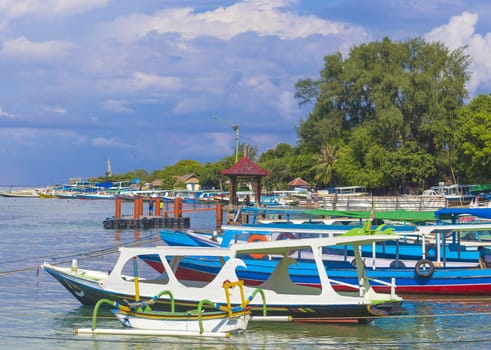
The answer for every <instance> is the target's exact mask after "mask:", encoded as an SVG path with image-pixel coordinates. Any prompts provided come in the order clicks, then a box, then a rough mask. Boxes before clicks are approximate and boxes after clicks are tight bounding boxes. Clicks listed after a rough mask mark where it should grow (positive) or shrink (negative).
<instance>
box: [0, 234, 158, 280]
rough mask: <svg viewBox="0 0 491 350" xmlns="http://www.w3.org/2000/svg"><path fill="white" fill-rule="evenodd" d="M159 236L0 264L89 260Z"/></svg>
mask: <svg viewBox="0 0 491 350" xmlns="http://www.w3.org/2000/svg"><path fill="white" fill-rule="evenodd" d="M158 240H159V238H158V237H156V236H155V234H151V235H147V236H144V237H141V238H138V239H136V240H132V241H128V242H123V243H121V244H119V245H118V246H117V247H109V248H103V249H96V250H90V251H86V252H78V253H66V252H65V253H58V254H52V255H44V256H34V257H28V258H23V259H14V260H9V261H1V262H0V265H5V264H12V263H21V262H30V261H33V260H36V261H41V260H42V261H44V260H47V259H51V260H53V259H54V260H55V262H53V263H52V264H53V265H59V264H65V263H68V262H71V260H72V259H74V258H78V259H80V260H89V259H91V258H96V257H101V256H102V257H104V255H110V254H114V253H117V252H118V251H119V247H123V246H131V245H135V244H144V243H152V242H156V241H158ZM38 269H39V264H36V265H34V266H26V267H22V268H18V269H14V270H8V271H0V276H4V275H10V274H15V273H19V272H25V271H29V270H38Z"/></svg>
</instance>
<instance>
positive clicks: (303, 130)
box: [295, 38, 469, 190]
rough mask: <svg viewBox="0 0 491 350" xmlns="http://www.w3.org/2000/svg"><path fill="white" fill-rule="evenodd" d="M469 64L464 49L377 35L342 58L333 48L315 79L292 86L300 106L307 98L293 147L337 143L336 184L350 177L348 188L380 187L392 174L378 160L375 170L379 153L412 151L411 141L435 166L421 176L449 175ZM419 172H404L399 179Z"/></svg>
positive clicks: (311, 148)
mask: <svg viewBox="0 0 491 350" xmlns="http://www.w3.org/2000/svg"><path fill="white" fill-rule="evenodd" d="M468 65H469V57H468V56H466V55H465V54H464V52H463V48H461V49H457V50H455V51H449V50H448V49H447V48H446V47H445V46H444V45H443V44H441V43H426V42H425V41H424V40H423V39H411V40H408V41H405V42H392V41H391V40H390V39H388V38H384V39H383V40H382V41H380V42H371V43H367V44H362V45H359V46H356V47H353V48H352V49H351V51H350V53H349V55H348V57H347V58H345V59H343V57H342V56H341V54H340V53H336V54H333V55H330V56H327V57H325V58H324V68H323V69H322V71H321V72H320V78H319V79H318V80H312V79H303V80H300V81H298V82H297V84H296V94H295V97H296V98H297V100H298V101H299V103H300V104H303V103H309V102H312V103H314V106H313V109H312V112H311V113H310V114H309V116H308V117H307V119H306V120H304V121H302V122H301V123H300V125H299V126H298V128H297V134H298V139H299V146H300V147H301V148H302V149H304V150H308V151H310V152H320V147H321V146H322V145H326V144H329V145H333V146H337V147H338V149H339V151H340V153H339V155H338V156H339V157H338V164H337V165H336V166H335V167H334V170H335V171H336V174H339V175H340V177H339V179H340V180H341V182H343V181H350V182H351V183H348V184H347V185H365V184H368V183H371V184H372V186H380V185H382V186H383V183H382V182H383V181H384V179H385V178H386V177H387V175H388V174H390V173H391V172H395V173H396V172H397V171H398V167H397V166H396V164H394V163H392V165H393V166H395V168H394V169H389V168H387V165H384V170H383V171H382V169H381V166H382V165H383V163H382V162H383V159H384V157H388V158H393V159H396V158H397V157H398V155H397V154H398V153H399V152H401V150H404V149H406V148H405V147H406V144H408V146H407V147H408V149H411V148H414V145H413V143H415V144H416V145H417V149H418V153H417V155H419V156H421V157H422V158H423V159H425V158H426V155H428V156H430V157H433V158H434V163H433V162H432V164H433V165H432V166H436V169H437V171H436V172H432V171H430V172H428V173H426V175H424V178H423V179H422V180H424V181H427V182H431V181H435V180H436V179H441V178H444V177H448V176H449V175H450V174H451V172H452V171H451V170H452V167H451V165H452V164H451V163H450V162H449V152H448V150H449V147H450V148H452V147H454V146H455V145H454V143H453V139H452V134H453V129H452V127H453V126H454V125H455V123H456V116H457V111H458V110H459V109H460V108H461V107H462V106H463V103H464V100H465V98H466V97H467V91H466V89H465V83H466V81H467V80H468V79H469V74H468V73H467V71H466V69H467V68H468ZM347 148H352V149H347ZM341 150H342V151H341ZM421 152H422V153H421ZM390 153H395V154H394V155H390ZM399 156H400V153H399ZM343 157H346V158H345V159H343ZM351 161H353V162H354V163H350V162H351ZM341 165H343V166H347V168H346V169H340V167H341ZM411 169H412V170H416V168H413V167H411V168H410V169H408V170H409V171H411ZM420 175H421V174H419V173H415V174H408V176H407V177H405V178H406V180H404V181H409V180H408V179H414V178H419V176H420ZM367 177H370V178H367ZM356 181H358V182H362V183H356ZM411 181H412V180H411ZM406 185H409V183H403V184H402V186H403V187H404V186H406ZM393 186H396V187H397V188H398V187H400V186H401V184H396V183H393ZM396 187H394V188H393V189H394V190H395V189H396Z"/></svg>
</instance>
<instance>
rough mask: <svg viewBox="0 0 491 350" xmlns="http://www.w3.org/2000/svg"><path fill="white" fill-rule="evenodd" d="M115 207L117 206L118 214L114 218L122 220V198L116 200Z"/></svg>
mask: <svg viewBox="0 0 491 350" xmlns="http://www.w3.org/2000/svg"><path fill="white" fill-rule="evenodd" d="M115 205H116V213H115V214H114V216H115V217H116V219H120V218H121V198H116V201H115Z"/></svg>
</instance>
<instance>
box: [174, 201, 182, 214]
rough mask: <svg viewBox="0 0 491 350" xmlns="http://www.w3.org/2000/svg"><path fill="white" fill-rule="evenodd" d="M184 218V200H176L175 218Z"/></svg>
mask: <svg viewBox="0 0 491 350" xmlns="http://www.w3.org/2000/svg"><path fill="white" fill-rule="evenodd" d="M181 216H182V198H181V197H176V198H174V217H175V218H180V217H181Z"/></svg>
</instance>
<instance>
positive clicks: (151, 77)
mask: <svg viewBox="0 0 491 350" xmlns="http://www.w3.org/2000/svg"><path fill="white" fill-rule="evenodd" d="M132 80H133V85H134V86H135V88H136V89H138V90H142V89H146V88H158V89H175V88H178V87H179V82H180V80H179V79H178V78H174V77H167V76H160V75H155V74H146V73H142V72H135V73H133V79H132Z"/></svg>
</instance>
